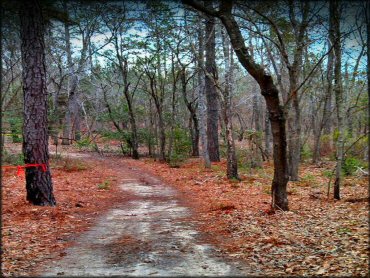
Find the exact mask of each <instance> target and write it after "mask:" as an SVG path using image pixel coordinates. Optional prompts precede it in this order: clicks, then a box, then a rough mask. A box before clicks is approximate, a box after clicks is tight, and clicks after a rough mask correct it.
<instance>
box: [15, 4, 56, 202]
mask: <svg viewBox="0 0 370 278" xmlns="http://www.w3.org/2000/svg"><path fill="white" fill-rule="evenodd" d="M20 21H21V28H20V30H21V41H22V45H21V53H22V67H23V74H22V82H23V93H24V123H23V155H24V162H25V163H26V164H27V163H31V164H33V163H36V164H38V163H39V164H44V165H45V166H46V171H45V172H44V171H43V170H42V168H41V167H29V168H26V189H27V200H28V201H29V202H31V203H32V204H34V205H40V206H55V205H56V202H55V198H54V194H53V185H52V179H51V173H50V167H49V151H48V129H47V124H48V120H47V112H48V105H47V104H48V94H47V91H46V68H45V54H44V49H45V45H44V34H43V33H44V29H43V28H44V26H43V17H42V12H41V6H40V3H39V1H37V0H30V1H26V2H22V5H21V8H20Z"/></svg>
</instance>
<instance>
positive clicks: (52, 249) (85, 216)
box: [2, 156, 125, 276]
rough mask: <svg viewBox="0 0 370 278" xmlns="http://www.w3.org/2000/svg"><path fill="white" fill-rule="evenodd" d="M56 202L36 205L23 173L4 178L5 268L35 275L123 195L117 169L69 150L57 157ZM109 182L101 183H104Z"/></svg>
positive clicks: (8, 271)
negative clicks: (69, 153)
mask: <svg viewBox="0 0 370 278" xmlns="http://www.w3.org/2000/svg"><path fill="white" fill-rule="evenodd" d="M51 166H52V175H53V184H54V191H55V196H56V199H57V206H56V207H39V206H32V205H30V204H29V203H28V202H27V201H26V200H25V198H26V192H25V181H24V178H19V177H17V176H15V173H16V172H14V173H11V172H10V171H9V172H7V174H6V175H4V176H3V179H2V196H3V199H2V243H3V248H2V251H3V254H2V274H3V275H5V276H9V275H12V276H19V275H30V274H32V271H33V270H34V269H37V267H36V266H37V265H39V264H40V263H41V262H43V263H45V262H46V260H58V256H63V255H64V252H63V250H64V248H66V247H67V246H68V245H70V244H71V243H73V239H74V238H75V237H76V236H77V235H78V233H80V232H81V231H83V230H86V229H87V228H88V227H89V226H90V225H91V224H92V222H93V221H94V219H95V218H96V217H97V216H98V215H101V214H102V213H103V212H104V211H105V210H107V209H109V208H111V207H112V206H113V205H114V204H115V203H117V202H119V201H122V200H123V199H124V197H125V196H122V194H117V193H118V192H119V189H118V188H117V186H116V184H117V177H116V176H117V173H116V171H114V170H112V169H110V168H109V167H108V166H107V165H106V164H105V163H101V162H99V161H98V160H91V161H86V159H82V158H73V157H72V156H67V158H66V159H62V160H60V161H57V160H52V163H51ZM104 184H105V185H106V186H105V187H104V186H100V187H99V185H104Z"/></svg>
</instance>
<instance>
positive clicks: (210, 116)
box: [205, 2, 220, 162]
mask: <svg viewBox="0 0 370 278" xmlns="http://www.w3.org/2000/svg"><path fill="white" fill-rule="evenodd" d="M206 4H207V5H210V6H211V7H212V3H211V2H206ZM205 39H206V43H205V46H206V64H205V68H206V71H207V73H208V74H209V75H211V77H209V76H208V75H206V77H205V89H206V96H207V139H208V153H209V158H210V160H211V161H213V162H217V161H220V151H219V142H218V120H219V101H218V96H217V92H216V88H215V85H214V80H217V68H216V54H215V47H216V40H215V19H214V18H213V17H207V21H206V28H205ZM213 79H214V80H213Z"/></svg>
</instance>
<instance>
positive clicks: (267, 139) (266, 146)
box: [264, 107, 271, 157]
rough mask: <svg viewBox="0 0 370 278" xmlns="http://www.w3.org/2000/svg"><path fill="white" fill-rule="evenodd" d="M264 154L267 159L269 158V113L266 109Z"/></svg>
mask: <svg viewBox="0 0 370 278" xmlns="http://www.w3.org/2000/svg"><path fill="white" fill-rule="evenodd" d="M264 131H265V153H266V155H267V156H268V157H270V156H271V122H270V118H269V111H268V109H267V107H266V113H265V129H264Z"/></svg>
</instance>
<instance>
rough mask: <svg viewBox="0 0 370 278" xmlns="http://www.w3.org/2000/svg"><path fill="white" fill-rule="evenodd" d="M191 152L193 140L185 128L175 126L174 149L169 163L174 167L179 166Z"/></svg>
mask: <svg viewBox="0 0 370 278" xmlns="http://www.w3.org/2000/svg"><path fill="white" fill-rule="evenodd" d="M190 152H191V140H190V138H189V134H188V132H187V131H186V130H185V129H182V128H179V127H177V128H175V129H174V131H173V150H172V153H171V156H170V157H169V164H170V166H172V167H179V166H180V164H181V163H182V162H183V161H185V160H186V159H187V158H188V157H189V155H190Z"/></svg>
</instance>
